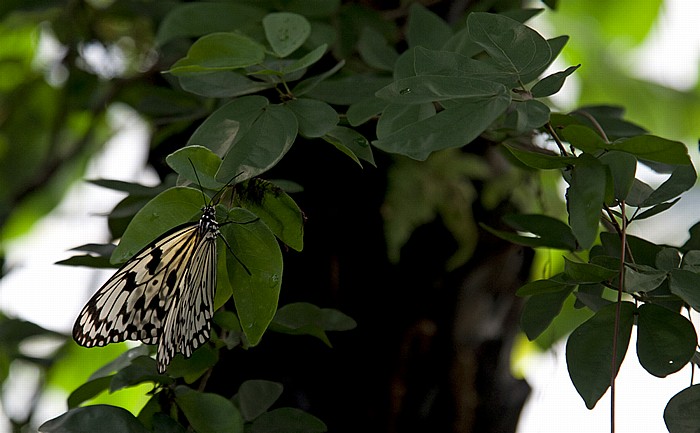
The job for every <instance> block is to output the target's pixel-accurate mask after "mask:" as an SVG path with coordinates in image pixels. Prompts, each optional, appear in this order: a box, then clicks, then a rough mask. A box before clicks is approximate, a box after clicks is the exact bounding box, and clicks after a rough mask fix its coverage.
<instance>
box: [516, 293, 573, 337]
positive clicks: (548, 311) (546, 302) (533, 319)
mask: <svg viewBox="0 0 700 433" xmlns="http://www.w3.org/2000/svg"><path fill="white" fill-rule="evenodd" d="M555 288H557V287H551V290H552V291H550V292H544V293H539V294H536V295H533V296H531V297H530V298H528V300H527V301H526V302H525V306H524V307H523V313H522V316H521V318H520V326H521V327H522V329H523V331H524V332H525V335H527V338H528V339H529V340H530V341H532V340H534V339H535V338H537V337H539V336H540V334H542V333H543V332H544V331H545V330H546V329H547V327H549V325H550V324H551V323H552V321H553V320H554V318H555V317H556V316H558V315H559V313H560V312H561V310H562V306H563V305H564V301H566V298H568V297H569V295H571V292H572V291H573V290H574V289H575V288H576V286H574V285H568V284H561V285H559V286H558V288H559V290H557V291H554V289H555ZM547 290H549V289H547Z"/></svg>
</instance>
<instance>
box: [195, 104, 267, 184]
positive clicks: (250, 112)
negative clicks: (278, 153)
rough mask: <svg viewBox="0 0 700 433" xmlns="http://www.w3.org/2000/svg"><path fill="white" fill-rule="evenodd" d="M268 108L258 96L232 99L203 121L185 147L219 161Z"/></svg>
mask: <svg viewBox="0 0 700 433" xmlns="http://www.w3.org/2000/svg"><path fill="white" fill-rule="evenodd" d="M268 106H269V102H268V100H267V98H264V97H262V96H258V95H254V96H244V97H242V98H237V99H234V100H233V101H231V102H229V103H227V104H225V105H223V106H222V107H221V108H219V109H218V110H216V111H215V112H213V113H212V114H211V115H210V116H209V117H207V118H206V119H205V120H204V122H202V124H201V125H199V127H198V128H197V130H196V131H194V134H192V137H190V139H189V140H188V141H187V145H188V146H191V145H201V146H204V147H207V148H208V149H210V150H211V151H212V152H214V153H215V154H217V155H219V156H220V157H223V156H224V155H226V153H227V152H228V151H229V149H230V148H231V146H232V145H233V144H235V143H237V142H238V141H240V140H241V138H242V137H243V136H244V135H246V134H248V133H249V132H250V130H251V127H252V125H253V123H254V122H255V121H256V120H257V119H258V117H260V116H261V115H262V113H263V111H264V110H265V108H267V107H268ZM226 180H228V179H226ZM241 180H244V179H241Z"/></svg>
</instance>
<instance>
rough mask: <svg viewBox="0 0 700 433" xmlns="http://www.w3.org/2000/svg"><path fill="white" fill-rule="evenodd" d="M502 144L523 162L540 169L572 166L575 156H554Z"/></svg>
mask: <svg viewBox="0 0 700 433" xmlns="http://www.w3.org/2000/svg"><path fill="white" fill-rule="evenodd" d="M503 146H504V147H505V148H506V149H507V150H508V151H509V152H510V153H512V154H513V156H515V157H516V158H517V159H518V160H519V161H520V162H522V163H523V164H525V165H527V166H529V167H532V168H538V169H542V170H552V169H560V168H566V167H570V166H572V165H573V164H574V163H575V162H576V158H575V157H572V156H568V157H567V156H556V155H553V154H548V153H543V152H544V151H542V152H536V151H530V150H524V149H520V148H518V147H516V146H515V145H513V144H509V143H504V144H503Z"/></svg>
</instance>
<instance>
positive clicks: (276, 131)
mask: <svg viewBox="0 0 700 433" xmlns="http://www.w3.org/2000/svg"><path fill="white" fill-rule="evenodd" d="M234 102H235V101H234ZM297 130H298V123H297V118H296V116H295V115H294V113H293V112H292V111H291V110H290V109H289V108H287V107H285V106H284V105H268V106H267V107H265V108H264V109H263V110H262V113H261V114H260V115H259V116H258V117H257V118H256V119H255V120H254V122H253V123H252V125H251V126H250V129H248V130H247V131H245V132H244V133H243V136H242V137H241V138H240V139H238V140H235V141H234V142H233V143H231V146H230V149H229V151H228V153H227V154H226V156H225V157H224V160H223V162H222V163H221V167H220V168H219V172H218V173H217V175H216V178H217V179H218V180H219V181H222V182H227V181H228V180H230V179H231V177H232V176H235V175H238V174H239V173H240V174H241V175H240V177H239V178H237V179H238V180H239V181H244V180H246V179H250V178H251V177H254V176H257V175H259V174H261V173H264V172H265V171H267V170H269V169H271V168H272V167H274V166H275V165H276V164H277V163H278V162H279V161H280V160H281V159H282V157H283V156H284V155H285V154H286V153H287V151H288V150H289V149H290V148H291V147H292V144H293V143H294V140H295V139H296V136H297ZM236 138H238V137H236Z"/></svg>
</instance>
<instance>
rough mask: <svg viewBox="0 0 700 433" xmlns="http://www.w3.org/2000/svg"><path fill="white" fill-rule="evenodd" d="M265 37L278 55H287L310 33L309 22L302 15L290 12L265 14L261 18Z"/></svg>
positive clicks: (301, 43)
mask: <svg viewBox="0 0 700 433" xmlns="http://www.w3.org/2000/svg"><path fill="white" fill-rule="evenodd" d="M262 24H263V28H264V29H265V37H266V38H267V42H268V43H269V44H270V46H271V47H272V50H273V51H274V52H275V54H277V55H278V56H279V57H287V56H288V55H290V54H292V53H293V52H294V51H296V50H297V48H299V47H301V46H302V45H303V44H304V42H305V41H306V39H308V37H309V35H310V34H311V24H309V21H308V20H307V19H306V18H304V17H303V16H301V15H299V14H295V13H290V12H274V13H271V14H267V15H266V16H265V18H263V20H262Z"/></svg>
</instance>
